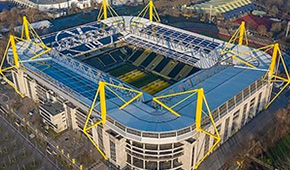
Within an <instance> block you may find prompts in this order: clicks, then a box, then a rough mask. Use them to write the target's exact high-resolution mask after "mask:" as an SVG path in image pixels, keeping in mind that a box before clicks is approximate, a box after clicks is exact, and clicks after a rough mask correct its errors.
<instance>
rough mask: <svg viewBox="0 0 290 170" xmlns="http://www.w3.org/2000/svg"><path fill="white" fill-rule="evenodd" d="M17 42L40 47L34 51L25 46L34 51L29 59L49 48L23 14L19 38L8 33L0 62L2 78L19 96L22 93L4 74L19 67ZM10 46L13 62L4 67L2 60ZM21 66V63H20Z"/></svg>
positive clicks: (5, 57)
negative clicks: (40, 49) (38, 50)
mask: <svg viewBox="0 0 290 170" xmlns="http://www.w3.org/2000/svg"><path fill="white" fill-rule="evenodd" d="M19 42H26V43H30V44H32V45H33V46H38V47H40V48H42V51H41V52H38V53H37V52H35V51H33V50H32V49H30V48H29V47H26V49H27V50H29V51H30V52H32V53H34V56H32V57H31V58H29V60H34V59H35V58H37V57H39V56H41V55H43V54H45V53H47V52H49V51H50V50H51V49H50V48H49V47H47V46H46V45H45V44H44V43H43V42H42V40H41V38H40V37H39V36H38V35H37V33H36V31H35V30H34V29H33V28H32V26H31V25H30V24H29V22H28V20H27V18H26V17H25V16H24V17H23V25H22V31H21V38H19V37H16V36H13V35H10V37H9V41H8V43H7V47H6V50H5V52H4V55H3V58H2V61H1V64H0V75H1V76H2V77H3V78H4V80H5V81H6V82H7V83H8V84H9V85H10V86H12V87H13V88H14V89H15V91H16V92H17V93H18V94H19V95H20V96H21V97H24V95H23V94H22V93H21V92H20V91H19V90H18V89H17V88H16V87H15V85H14V84H13V82H11V81H10V80H9V79H8V78H7V77H6V76H5V74H4V73H5V72H8V71H11V70H12V69H16V71H18V70H19V69H21V66H20V65H21V62H20V58H19V56H18V53H17V47H16V45H17V43H19ZM10 48H11V50H12V54H13V60H14V61H13V63H11V64H12V65H11V66H10V67H5V68H4V62H5V60H6V59H7V55H8V51H9V49H10ZM22 66H23V65H22Z"/></svg>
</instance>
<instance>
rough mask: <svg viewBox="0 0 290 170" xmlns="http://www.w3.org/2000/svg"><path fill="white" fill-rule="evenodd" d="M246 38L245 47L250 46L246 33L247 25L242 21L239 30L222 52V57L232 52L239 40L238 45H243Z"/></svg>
mask: <svg viewBox="0 0 290 170" xmlns="http://www.w3.org/2000/svg"><path fill="white" fill-rule="evenodd" d="M244 38H245V41H246V44H245V45H248V44H249V42H248V37H247V33H246V24H245V21H242V23H241V25H240V26H239V28H238V29H237V30H236V32H235V33H234V34H233V36H232V37H231V38H230V40H229V41H228V42H227V43H226V44H225V46H224V48H223V49H222V51H221V55H224V54H226V53H229V52H231V48H233V47H234V44H235V42H236V41H237V40H238V45H243V42H244Z"/></svg>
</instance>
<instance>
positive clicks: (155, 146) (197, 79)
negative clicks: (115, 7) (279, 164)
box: [1, 16, 273, 170]
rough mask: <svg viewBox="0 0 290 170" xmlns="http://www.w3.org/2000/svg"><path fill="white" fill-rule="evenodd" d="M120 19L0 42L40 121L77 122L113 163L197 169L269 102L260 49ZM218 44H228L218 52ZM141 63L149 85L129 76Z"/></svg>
mask: <svg viewBox="0 0 290 170" xmlns="http://www.w3.org/2000/svg"><path fill="white" fill-rule="evenodd" d="M121 18H122V21H121V22H116V17H112V18H106V19H105V20H102V21H98V22H92V23H88V24H85V25H81V26H77V27H74V28H69V29H67V30H62V31H59V32H56V33H52V34H49V35H45V36H42V37H41V39H42V40H40V39H39V40H37V41H35V42H33V41H31V40H30V39H32V38H30V37H29V38H27V37H28V36H29V34H26V40H24V37H23V38H22V41H17V42H16V43H15V42H14V40H13V38H12V40H10V43H11V46H12V47H11V48H9V49H8V51H7V61H8V63H10V64H11V65H15V66H16V67H18V68H22V69H17V70H15V69H14V70H12V78H11V79H12V80H13V84H12V86H14V87H15V89H16V90H17V92H18V93H19V94H21V95H23V96H27V97H29V98H31V99H33V100H34V101H35V102H37V103H39V104H40V110H41V112H42V114H41V116H42V118H43V119H44V122H45V123H46V124H47V125H48V126H49V127H50V128H52V129H58V131H59V128H58V127H61V128H62V130H63V129H73V130H81V131H84V132H85V133H86V135H87V136H88V137H89V139H90V140H91V141H92V143H93V144H94V145H95V146H96V148H97V149H98V151H99V152H100V153H101V154H102V155H103V156H104V158H105V159H108V160H109V161H110V162H111V163H113V164H115V165H116V166H117V167H119V168H120V169H126V168H128V169H156V170H161V169H186V170H190V169H196V168H198V166H199V164H201V163H202V161H203V160H204V159H205V157H206V156H207V155H208V154H210V153H211V152H213V151H214V149H215V148H216V147H218V145H220V144H222V143H223V142H225V141H226V140H227V139H228V138H229V137H230V136H231V135H233V134H234V133H235V132H237V131H238V130H239V129H241V128H242V127H243V126H244V125H245V124H246V123H247V122H249V121H250V120H251V119H253V118H254V117H255V116H256V115H257V114H258V113H259V112H260V111H261V110H263V109H264V108H265V106H266V104H267V103H269V100H270V97H271V92H272V85H273V83H271V82H267V81H265V75H266V76H267V75H269V74H273V73H272V72H270V73H269V70H268V68H269V66H270V65H271V64H272V63H273V62H271V61H272V60H271V58H272V56H271V55H269V54H268V53H266V52H263V51H262V50H255V49H252V48H250V47H247V46H243V45H241V44H240V45H234V44H227V43H226V42H223V41H221V40H217V39H213V38H210V37H206V36H203V35H199V34H196V33H192V32H189V31H185V30H182V29H178V28H175V27H171V26H168V25H164V24H161V23H157V22H154V21H150V20H147V19H144V18H140V19H138V24H136V23H137V22H136V20H135V18H134V17H133V18H132V17H128V16H122V17H121ZM134 20H135V21H134ZM133 21H134V23H135V24H133ZM140 23H142V24H140ZM26 30H28V28H26ZM24 32H25V26H24ZM35 39H37V38H35ZM42 41H43V42H42ZM13 44H14V45H15V48H14V47H13V46H14V45H13ZM37 44H40V45H37ZM226 46H230V48H231V49H230V52H227V53H226V54H224V55H221V53H222V51H223V49H224V48H225V47H226ZM45 49H49V50H47V51H48V52H47V51H45ZM253 50H254V52H251V53H246V52H247V51H253ZM15 52H16V53H17V54H15ZM15 55H17V56H18V57H19V61H16V58H15ZM233 55H234V56H235V59H236V60H233V58H232V57H229V56H233ZM35 56H37V57H35ZM158 56H162V57H161V58H158ZM252 58H254V59H252ZM91 59H94V60H91ZM248 59H251V60H250V61H249V60H248ZM17 60H18V58H17ZM241 61H242V62H241ZM243 61H249V63H248V64H246V62H243ZM128 63H129V64H131V65H134V68H135V70H133V72H132V69H131V70H129V71H128V72H130V74H128V73H127V72H125V73H124V74H125V75H126V76H127V77H126V76H124V75H123V73H122V75H118V76H113V75H114V74H113V73H112V72H110V70H112V69H113V70H114V69H116V68H119V69H117V71H115V72H117V73H118V72H121V71H122V70H123V71H124V70H126V69H125V67H124V64H128ZM249 65H250V66H255V68H252V67H249ZM1 66H2V65H1ZM188 70H190V71H188ZM140 72H142V74H144V75H145V74H146V75H148V77H146V80H148V79H149V77H150V76H152V75H153V76H155V79H154V80H152V82H153V83H152V82H149V84H151V86H150V87H148V83H147V84H146V85H145V86H146V88H140V86H139V84H138V83H137V84H136V83H135V84H134V83H132V81H131V80H133V79H136V80H137V82H138V80H139V78H140V74H141V73H140ZM117 73H115V74H117ZM120 77H122V78H123V79H121V78H120ZM124 77H126V78H124ZM156 77H157V78H156ZM139 82H140V81H139ZM161 82H167V83H168V84H167V86H165V85H164V83H161ZM161 87H162V88H161ZM140 89H143V90H140ZM152 89H154V90H153V91H152ZM156 89H157V90H156ZM54 105H56V106H57V108H58V109H53V106H54ZM88 110H89V113H88ZM50 112H52V113H50ZM197 112H199V113H197ZM58 114H60V116H59V117H57V120H53V121H52V117H53V116H55V115H58ZM60 120H62V121H60ZM54 122H58V123H54ZM96 122H97V123H96Z"/></svg>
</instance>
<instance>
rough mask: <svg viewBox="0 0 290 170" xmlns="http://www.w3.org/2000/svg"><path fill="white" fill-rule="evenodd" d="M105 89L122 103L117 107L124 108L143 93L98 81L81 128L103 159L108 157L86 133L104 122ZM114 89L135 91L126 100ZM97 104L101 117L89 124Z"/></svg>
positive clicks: (105, 110)
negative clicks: (133, 94) (132, 95)
mask: <svg viewBox="0 0 290 170" xmlns="http://www.w3.org/2000/svg"><path fill="white" fill-rule="evenodd" d="M106 90H109V91H110V92H112V93H113V94H114V95H115V96H116V97H118V98H119V99H120V100H121V101H122V102H123V103H124V104H123V105H121V106H120V107H119V109H123V108H125V107H126V106H128V105H129V104H131V103H132V102H134V101H135V100H137V99H138V98H140V97H141V96H142V95H143V93H142V92H140V91H137V90H133V89H129V88H125V87H121V86H116V85H114V84H110V83H106V82H103V81H100V82H99V87H98V90H97V92H96V94H95V97H94V100H93V102H92V105H91V107H90V110H89V113H88V115H87V118H86V122H85V125H84V128H83V132H84V133H85V135H86V136H87V137H88V138H89V140H90V141H91V142H92V144H93V145H94V146H95V147H96V149H97V150H98V151H99V152H100V153H101V155H102V156H103V157H104V159H108V158H107V156H106V155H105V153H104V152H103V151H102V150H101V149H100V148H99V146H98V145H97V144H96V142H95V141H94V139H92V137H91V136H90V135H89V134H88V131H89V130H91V129H92V128H94V127H95V126H97V125H99V124H105V123H106V115H107V109H106V95H105V93H106ZM115 90H122V91H129V92H131V93H135V96H134V97H132V98H131V99H130V100H128V101H126V100H125V99H123V98H122V97H121V96H119V95H118V94H117V93H116V91H115ZM98 97H99V101H100V102H97V99H98ZM99 104H100V114H101V119H100V120H98V121H97V122H90V123H91V124H89V121H90V120H91V116H92V112H93V111H94V109H95V107H96V106H97V105H99Z"/></svg>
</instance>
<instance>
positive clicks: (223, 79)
mask: <svg viewBox="0 0 290 170" xmlns="http://www.w3.org/2000/svg"><path fill="white" fill-rule="evenodd" d="M25 66H26V67H27V68H28V69H31V70H35V69H38V70H39V71H41V72H42V73H44V74H46V75H48V76H50V77H51V78H53V79H55V80H57V81H58V82H60V83H62V84H63V85H65V86H66V87H68V88H70V90H72V91H74V92H76V94H78V95H79V96H78V97H79V100H81V101H82V102H83V103H84V104H87V105H88V106H90V105H91V101H92V99H93V97H94V94H95V92H96V90H97V87H98V85H97V83H96V82H95V81H92V80H90V79H88V78H86V77H85V76H83V75H82V74H81V73H79V72H78V70H74V69H72V68H69V67H70V66H68V65H64V64H61V62H60V61H58V60H57V62H56V61H55V59H50V60H47V61H45V63H43V62H42V63H39V62H30V63H25ZM217 68H219V69H217ZM211 69H216V70H219V71H217V72H216V73H215V74H213V75H211V76H210V77H208V78H205V79H204V80H203V81H201V82H199V83H197V84H195V83H194V82H192V84H195V85H194V86H192V87H188V88H187V89H186V90H191V89H197V88H204V92H205V96H206V99H207V101H208V104H209V106H210V109H211V110H214V109H215V108H217V107H219V106H220V105H222V104H223V103H224V102H226V101H228V100H229V99H231V98H232V97H233V96H235V95H236V94H237V93H239V92H240V91H242V90H243V89H245V88H246V87H248V86H249V85H251V84H252V83H253V82H255V81H256V80H257V79H259V78H261V77H262V76H263V75H264V74H265V72H264V71H261V70H254V69H248V68H241V67H233V66H216V67H213V68H210V69H208V70H202V71H200V72H197V74H194V75H191V76H190V77H188V78H186V79H185V80H183V81H181V82H179V83H176V84H174V85H172V86H171V87H169V88H167V89H165V90H163V91H161V92H160V93H158V94H157V95H162V94H168V93H170V91H172V90H175V91H176V89H178V88H180V86H181V85H183V86H185V85H184V84H188V81H194V78H195V77H196V76H198V77H204V76H207V72H208V71H210V70H211ZM119 95H120V94H119ZM106 96H107V114H108V115H109V116H110V117H111V118H113V119H114V120H115V121H117V122H119V123H121V124H123V125H125V126H127V127H130V128H133V129H137V130H141V131H150V132H160V131H163V132H166V131H173V130H178V129H182V128H186V127H188V126H191V125H192V124H194V122H195V109H196V108H195V103H196V95H194V96H193V97H191V98H189V99H188V100H186V101H185V102H183V103H182V104H180V105H178V106H176V107H175V108H174V110H175V111H177V112H178V113H179V114H180V115H181V117H176V116H175V115H173V114H172V113H170V112H168V111H167V110H165V109H163V110H160V109H155V108H154V107H153V105H152V102H148V101H147V102H146V103H142V102H138V103H137V102H135V103H132V104H130V105H128V106H127V107H125V108H124V109H122V110H120V109H119V108H118V107H119V106H120V105H121V104H122V103H121V101H120V100H119V99H118V98H116V97H115V96H114V95H113V94H112V93H110V92H109V91H108V90H106ZM122 97H124V98H126V99H127V100H128V99H130V98H128V96H122ZM182 98H184V96H182V97H178V96H177V97H174V98H171V99H170V100H168V101H164V102H165V103H166V104H167V105H169V106H172V105H174V104H175V103H177V102H178V101H180V100H181V99H182ZM88 101H90V102H88ZM96 109H97V110H99V106H97V107H96Z"/></svg>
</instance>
